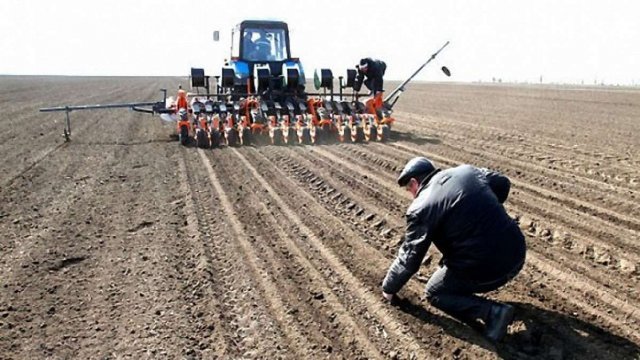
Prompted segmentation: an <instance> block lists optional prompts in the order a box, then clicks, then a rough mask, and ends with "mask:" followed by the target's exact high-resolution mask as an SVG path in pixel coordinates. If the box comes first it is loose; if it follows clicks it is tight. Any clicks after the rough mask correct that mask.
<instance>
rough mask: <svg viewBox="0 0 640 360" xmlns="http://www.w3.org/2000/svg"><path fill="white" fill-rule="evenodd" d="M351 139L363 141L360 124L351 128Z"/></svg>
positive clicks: (362, 131) (362, 130)
mask: <svg viewBox="0 0 640 360" xmlns="http://www.w3.org/2000/svg"><path fill="white" fill-rule="evenodd" d="M351 134H352V135H351V140H353V142H355V143H361V142H363V141H364V129H363V128H362V126H354V127H353V129H352V130H351Z"/></svg>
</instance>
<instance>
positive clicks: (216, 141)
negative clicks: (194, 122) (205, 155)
mask: <svg viewBox="0 0 640 360" xmlns="http://www.w3.org/2000/svg"><path fill="white" fill-rule="evenodd" d="M210 137H211V147H212V148H217V147H220V144H221V143H222V134H220V131H218V130H214V131H212V132H211V134H210Z"/></svg>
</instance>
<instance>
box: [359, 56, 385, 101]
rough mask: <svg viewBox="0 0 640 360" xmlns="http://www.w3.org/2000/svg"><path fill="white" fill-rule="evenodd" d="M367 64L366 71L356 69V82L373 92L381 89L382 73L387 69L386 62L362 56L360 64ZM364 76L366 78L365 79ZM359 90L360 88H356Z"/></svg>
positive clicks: (382, 82) (382, 83)
mask: <svg viewBox="0 0 640 360" xmlns="http://www.w3.org/2000/svg"><path fill="white" fill-rule="evenodd" d="M365 63H366V64H367V72H366V73H364V72H362V71H358V77H357V82H358V83H360V84H362V83H363V81H364V85H365V86H366V87H367V88H368V89H369V90H371V92H373V93H374V94H375V93H376V92H380V91H383V90H384V89H383V85H384V81H383V78H384V73H385V71H386V70H387V64H385V62H384V61H382V60H376V59H372V58H364V59H362V60H360V64H361V65H363V64H365ZM365 77H366V80H365ZM356 90H360V89H356Z"/></svg>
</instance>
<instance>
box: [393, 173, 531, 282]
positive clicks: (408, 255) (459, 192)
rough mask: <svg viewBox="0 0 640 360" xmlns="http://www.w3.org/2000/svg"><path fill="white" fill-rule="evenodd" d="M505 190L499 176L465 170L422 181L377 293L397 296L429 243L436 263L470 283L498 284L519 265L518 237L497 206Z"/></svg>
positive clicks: (522, 251) (521, 248)
mask: <svg viewBox="0 0 640 360" xmlns="http://www.w3.org/2000/svg"><path fill="white" fill-rule="evenodd" d="M510 186H511V183H510V182H509V179H508V178H507V177H505V176H503V175H501V174H500V173H497V172H493V171H489V170H487V169H481V168H476V167H473V166H471V165H460V166H458V167H455V168H451V169H447V170H443V171H440V172H438V173H436V174H435V175H434V176H433V177H431V178H430V179H425V181H423V183H422V184H421V188H420V189H419V191H418V196H417V197H416V198H415V200H414V201H413V203H412V204H411V206H409V210H407V214H406V217H407V229H406V233H405V238H404V243H403V244H402V246H401V247H400V250H399V251H398V256H397V258H396V259H395V261H394V262H393V264H392V265H391V267H390V268H389V272H388V273H387V276H386V277H385V279H384V283H383V290H384V291H385V292H386V293H389V294H395V293H396V292H398V291H399V290H400V289H401V288H402V287H403V286H404V284H405V283H406V282H407V281H408V280H409V278H410V277H411V276H412V275H413V274H415V273H416V272H417V271H418V269H419V267H420V264H421V263H422V260H423V258H424V256H425V255H426V253H427V250H428V249H429V246H430V245H431V243H432V242H433V243H434V244H435V246H436V247H437V248H438V250H440V252H441V253H442V263H443V264H444V265H446V266H447V267H448V268H449V269H450V270H451V271H452V272H454V273H456V275H458V276H460V277H462V278H465V279H468V280H471V281H477V282H489V281H493V280H496V279H499V278H501V277H502V276H504V275H506V274H507V273H509V272H510V271H511V270H513V268H514V267H515V266H517V265H519V264H520V263H522V261H524V257H525V252H526V244H525V241H524V236H523V235H522V232H521V231H520V229H519V228H518V225H517V224H516V223H515V222H514V221H513V219H511V218H510V217H509V215H508V214H507V212H506V211H505V209H504V207H503V206H502V203H503V202H504V201H505V200H506V199H507V196H508V195H509V189H510Z"/></svg>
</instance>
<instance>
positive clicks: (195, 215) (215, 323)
mask: <svg viewBox="0 0 640 360" xmlns="http://www.w3.org/2000/svg"><path fill="white" fill-rule="evenodd" d="M181 151H182V154H181V157H180V158H179V163H178V177H179V181H180V187H179V191H180V193H183V194H184V203H185V205H184V212H185V214H186V221H187V226H186V227H185V228H186V234H185V235H186V241H187V242H188V243H189V244H190V246H191V247H192V248H194V249H195V251H196V254H195V259H194V260H193V261H194V263H195V264H196V266H195V268H194V269H193V272H194V273H195V275H196V276H197V278H198V280H197V281H196V282H195V283H193V284H191V283H189V284H186V286H185V289H184V290H183V291H184V292H186V293H192V294H198V296H194V297H195V298H197V299H199V300H200V301H202V302H204V303H205V304H202V303H198V302H196V303H194V304H193V308H192V311H191V313H192V314H195V316H193V317H192V321H195V322H201V323H203V324H204V325H205V327H204V329H200V330H201V332H202V333H205V334H207V333H208V336H207V339H208V340H209V341H211V342H212V343H213V349H215V350H214V355H215V356H217V357H224V356H231V355H232V348H233V347H235V346H236V345H237V343H235V342H234V340H233V339H231V338H230V337H229V334H233V333H234V332H235V331H236V330H237V329H233V328H232V326H231V322H228V321H225V320H224V317H223V316H216V314H213V315H209V314H207V315H209V316H206V317H205V314H206V312H207V310H209V309H210V308H213V309H215V310H216V311H215V312H216V313H217V314H233V310H232V309H229V308H228V306H226V304H225V303H222V302H221V301H220V300H219V298H220V297H219V296H218V294H216V293H215V292H214V291H213V289H214V287H212V286H210V284H216V288H228V287H229V285H230V284H232V283H234V282H236V281H237V280H236V278H234V277H232V276H229V275H225V272H224V270H222V269H223V268H225V266H224V264H222V265H218V267H217V269H216V268H215V267H214V264H219V263H220V262H221V261H220V259H217V258H215V256H216V255H215V254H220V253H221V252H220V251H217V250H221V249H220V248H221V244H220V243H214V244H212V243H211V238H212V235H214V234H213V231H212V226H214V225H216V219H217V218H218V217H217V216H215V215H213V214H212V213H211V210H210V207H205V206H203V205H202V204H203V203H205V201H204V199H202V197H203V195H202V194H200V192H199V190H196V189H199V187H198V186H197V184H200V183H201V182H199V180H200V179H201V178H202V176H200V177H198V178H196V177H195V175H194V171H193V169H192V167H191V166H189V169H187V166H186V163H187V161H186V157H187V154H186V151H185V150H181ZM205 244H209V245H210V246H205ZM210 248H213V249H214V251H211V249H210ZM222 253H223V252H222ZM215 276H218V277H217V278H216V277H215ZM216 279H219V280H222V284H221V285H219V284H217V281H216ZM198 315H200V316H198ZM203 318H204V319H203Z"/></svg>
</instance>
